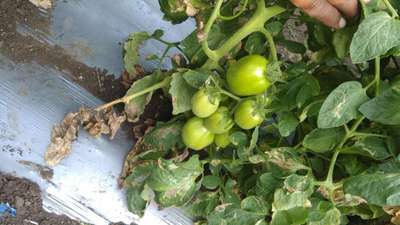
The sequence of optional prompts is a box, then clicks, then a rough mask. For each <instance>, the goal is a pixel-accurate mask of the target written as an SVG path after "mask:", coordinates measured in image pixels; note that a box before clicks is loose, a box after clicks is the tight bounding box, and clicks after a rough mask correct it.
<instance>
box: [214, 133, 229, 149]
mask: <svg viewBox="0 0 400 225" xmlns="http://www.w3.org/2000/svg"><path fill="white" fill-rule="evenodd" d="M230 135H231V132H226V133H223V134H216V135H215V140H214V142H215V144H216V145H217V146H218V147H220V148H226V147H227V146H228V145H229V144H230V143H231V140H230Z"/></svg>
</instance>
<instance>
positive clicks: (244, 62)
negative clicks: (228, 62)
mask: <svg viewBox="0 0 400 225" xmlns="http://www.w3.org/2000/svg"><path fill="white" fill-rule="evenodd" d="M267 64H268V60H267V59H266V58H264V57H263V56H260V55H248V56H245V57H243V58H241V59H240V60H238V61H237V62H235V63H234V64H233V65H232V66H230V67H229V69H228V72H227V74H226V81H227V82H228V86H229V89H230V90H231V91H232V92H233V93H234V94H236V95H238V96H249V95H258V94H261V93H264V92H265V91H266V90H267V88H268V87H269V85H270V82H269V80H268V79H267Z"/></svg>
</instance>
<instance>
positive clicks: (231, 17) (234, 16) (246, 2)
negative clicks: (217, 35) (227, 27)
mask: <svg viewBox="0 0 400 225" xmlns="http://www.w3.org/2000/svg"><path fill="white" fill-rule="evenodd" d="M248 3H249V0H244V3H243V6H242V7H241V8H240V10H239V12H238V13H236V14H235V15H233V16H223V15H221V12H219V13H218V14H219V16H218V17H219V18H221V19H223V20H233V19H235V18H237V17H238V16H240V15H242V13H243V12H244V11H245V10H246V7H247V5H248Z"/></svg>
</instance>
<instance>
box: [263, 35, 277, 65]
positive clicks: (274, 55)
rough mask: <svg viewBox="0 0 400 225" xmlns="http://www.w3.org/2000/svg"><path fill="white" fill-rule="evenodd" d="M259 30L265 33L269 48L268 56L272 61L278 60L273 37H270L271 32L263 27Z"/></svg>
mask: <svg viewBox="0 0 400 225" xmlns="http://www.w3.org/2000/svg"><path fill="white" fill-rule="evenodd" d="M260 32H261V33H263V34H264V35H265V38H267V41H268V45H269V49H270V58H271V59H272V61H274V62H276V61H278V54H277V52H276V47H275V42H274V38H273V37H272V35H271V33H270V32H269V31H267V29H265V28H262V29H260Z"/></svg>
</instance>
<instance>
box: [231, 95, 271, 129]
mask: <svg viewBox="0 0 400 225" xmlns="http://www.w3.org/2000/svg"><path fill="white" fill-rule="evenodd" d="M234 119H235V123H236V124H237V125H238V126H239V127H240V128H242V129H244V130H250V129H253V128H255V127H256V126H258V125H260V124H261V123H262V122H263V121H264V115H262V113H260V112H259V111H258V110H257V103H256V101H254V100H244V101H243V102H241V103H240V104H239V106H238V107H237V108H236V110H235V115H234Z"/></svg>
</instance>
